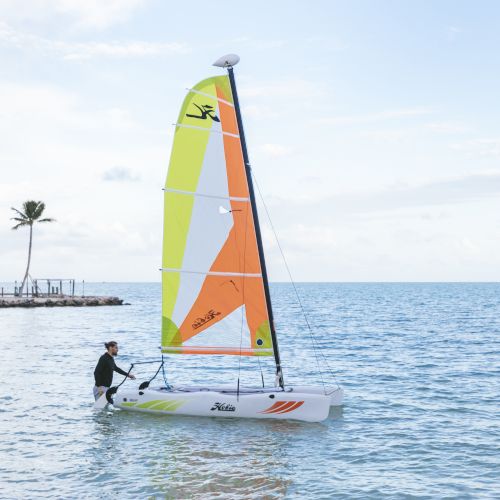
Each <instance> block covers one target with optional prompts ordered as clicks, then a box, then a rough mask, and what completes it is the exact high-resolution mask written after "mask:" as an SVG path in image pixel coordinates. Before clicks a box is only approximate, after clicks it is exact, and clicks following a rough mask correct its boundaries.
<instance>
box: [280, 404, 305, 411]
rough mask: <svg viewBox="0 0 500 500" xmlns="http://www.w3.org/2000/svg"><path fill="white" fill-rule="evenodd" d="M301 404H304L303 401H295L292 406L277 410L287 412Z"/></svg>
mask: <svg viewBox="0 0 500 500" xmlns="http://www.w3.org/2000/svg"><path fill="white" fill-rule="evenodd" d="M303 404H304V401H296V402H295V403H294V404H293V405H292V406H290V407H288V408H286V409H282V411H279V412H278V413H288V412H290V411H293V410H296V409H297V408H299V407H300V406H302V405H303Z"/></svg>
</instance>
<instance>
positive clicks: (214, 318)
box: [162, 76, 273, 356]
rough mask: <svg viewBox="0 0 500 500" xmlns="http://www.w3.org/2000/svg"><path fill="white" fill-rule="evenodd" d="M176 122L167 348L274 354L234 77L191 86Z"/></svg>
mask: <svg viewBox="0 0 500 500" xmlns="http://www.w3.org/2000/svg"><path fill="white" fill-rule="evenodd" d="M176 125H177V126H176V129H175V134H174V145H173V148H172V153H171V159H170V165H169V170H168V175H167V181H166V184H165V187H164V199H165V211H164V242H163V261H162V271H163V272H162V294H163V301H162V351H163V352H167V353H175V354H222V355H243V356H269V355H272V354H273V343H272V337H271V331H270V321H269V315H268V308H267V304H266V296H265V290H264V283H263V277H262V268H261V262H260V257H259V251H258V248H257V239H256V228H255V221H254V216H253V211H252V205H251V203H249V201H251V196H250V191H249V186H248V181H247V177H246V172H245V164H244V160H243V151H242V144H241V139H240V133H239V129H238V124H237V118H236V113H235V105H234V98H233V93H232V90H231V84H230V81H229V78H228V76H218V77H213V78H209V79H207V80H203V81H202V82H200V83H199V84H197V85H196V86H195V87H194V88H193V89H191V90H189V92H188V94H187V96H186V98H185V100H184V103H183V105H182V108H181V112H180V116H179V119H178V121H177V124H176ZM202 132H207V133H206V134H204V133H202ZM212 193H213V194H212Z"/></svg>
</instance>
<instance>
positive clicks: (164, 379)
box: [161, 354, 172, 389]
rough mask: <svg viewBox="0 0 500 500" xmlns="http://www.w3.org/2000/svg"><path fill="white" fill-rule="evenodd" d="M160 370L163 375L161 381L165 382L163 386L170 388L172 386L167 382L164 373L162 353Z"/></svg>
mask: <svg viewBox="0 0 500 500" xmlns="http://www.w3.org/2000/svg"><path fill="white" fill-rule="evenodd" d="M161 371H162V375H163V381H164V382H165V388H166V389H172V386H171V385H170V384H169V383H168V382H167V376H166V375H165V362H164V360H163V354H162V355H161Z"/></svg>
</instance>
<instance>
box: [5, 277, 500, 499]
mask: <svg viewBox="0 0 500 500" xmlns="http://www.w3.org/2000/svg"><path fill="white" fill-rule="evenodd" d="M297 291H298V293H299V295H300V297H301V300H302V303H303V306H304V309H305V311H306V313H307V316H308V320H309V323H310V326H311V329H312V335H313V337H311V335H310V333H309V331H308V328H307V325H306V323H305V320H304V316H303V314H302V310H301V308H300V306H299V304H298V303H297V301H296V298H295V292H294V289H293V287H292V286H291V285H289V284H287V285H285V284H273V285H272V287H271V292H272V297H273V304H274V311H275V316H276V325H277V329H278V333H279V341H280V352H281V356H282V359H283V365H284V367H285V383H289V384H306V383H307V384H322V382H324V383H325V384H328V385H334V384H335V383H336V381H338V383H340V384H341V385H342V387H343V388H344V390H345V405H344V406H343V407H342V408H332V409H331V411H330V416H329V418H328V420H326V421H325V422H323V423H315V424H311V423H301V422H294V421H291V420H288V421H272V420H269V421H266V420H244V419H240V420H238V419H235V420H233V419H222V418H196V417H182V416H170V417H165V416H156V415H148V414H136V413H128V412H124V411H120V410H113V409H108V410H105V411H101V412H95V411H94V410H93V409H92V404H93V398H92V386H93V375H92V372H93V369H94V366H95V363H96V361H97V359H98V357H99V356H100V355H101V354H102V353H103V351H104V349H103V345H102V343H103V342H104V341H107V340H117V341H118V342H119V343H120V353H119V357H118V358H117V363H118V365H120V366H121V367H122V368H124V369H128V367H129V366H130V363H132V362H133V361H141V360H146V359H153V360H156V359H159V357H160V352H159V350H158V345H159V339H160V336H159V326H160V285H159V284H156V283H153V284H137V283H134V284H124V283H121V284H92V285H89V284H86V290H85V293H88V294H91V293H93V294H112V295H119V296H120V297H121V298H123V299H124V300H125V301H126V302H128V303H130V305H126V306H123V307H117V306H114V307H113V306H111V307H88V308H70V307H66V308H52V309H51V308H39V309H0V342H1V343H0V346H1V347H0V352H1V359H0V382H1V385H0V497H1V498H30V499H31V498H203V499H207V498H228V499H239V498H241V499H248V498H314V499H317V498H336V499H337V498H339V499H341V498H360V499H361V498H362V499H366V498H493V497H497V498H498V497H499V496H500V485H499V474H500V453H499V445H500V432H499V408H500V406H499V394H500V378H499V377H500V356H499V354H500V340H499V334H500V285H499V284H458V283H457V284H313V283H311V284H299V285H297ZM77 292H79V290H77ZM313 346H315V347H316V350H315V349H313ZM259 362H260V366H259ZM326 363H328V365H329V366H330V368H331V370H332V373H330V372H329V371H328V370H327V369H326ZM318 365H319V366H320V367H321V368H322V370H323V372H322V374H320V373H319V372H318ZM156 368H157V365H155V366H153V365H140V366H138V367H136V368H134V373H135V374H136V375H137V377H138V379H139V380H147V378H148V377H150V376H152V375H153V374H154V371H155V370H156ZM261 370H262V373H263V374H264V380H265V384H266V385H269V386H270V385H272V384H273V382H274V376H273V360H272V358H269V359H268V358H266V359H257V358H241V359H240V358H238V357H230V356H227V357H218V356H216V357H206V356H179V355H177V356H175V355H174V356H169V357H168V359H167V373H166V376H167V379H168V381H169V382H174V381H175V382H181V383H201V384H207V383H211V382H214V383H218V382H225V383H234V384H236V380H237V377H238V374H239V376H240V379H241V383H242V384H243V385H257V386H258V385H259V384H260V383H261ZM159 377H160V378H159V379H158V380H159V383H160V382H161V375H159ZM334 377H335V378H334ZM120 380H121V377H120V376H118V375H116V376H115V382H119V381H120ZM127 384H134V382H127Z"/></svg>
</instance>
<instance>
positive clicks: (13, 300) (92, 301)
mask: <svg viewBox="0 0 500 500" xmlns="http://www.w3.org/2000/svg"><path fill="white" fill-rule="evenodd" d="M121 305H123V300H122V299H119V298H118V297H91V296H89V297H75V296H71V295H58V296H53V297H0V308H2V307H65V306H66V307H68V306H72V307H87V306H121Z"/></svg>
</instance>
